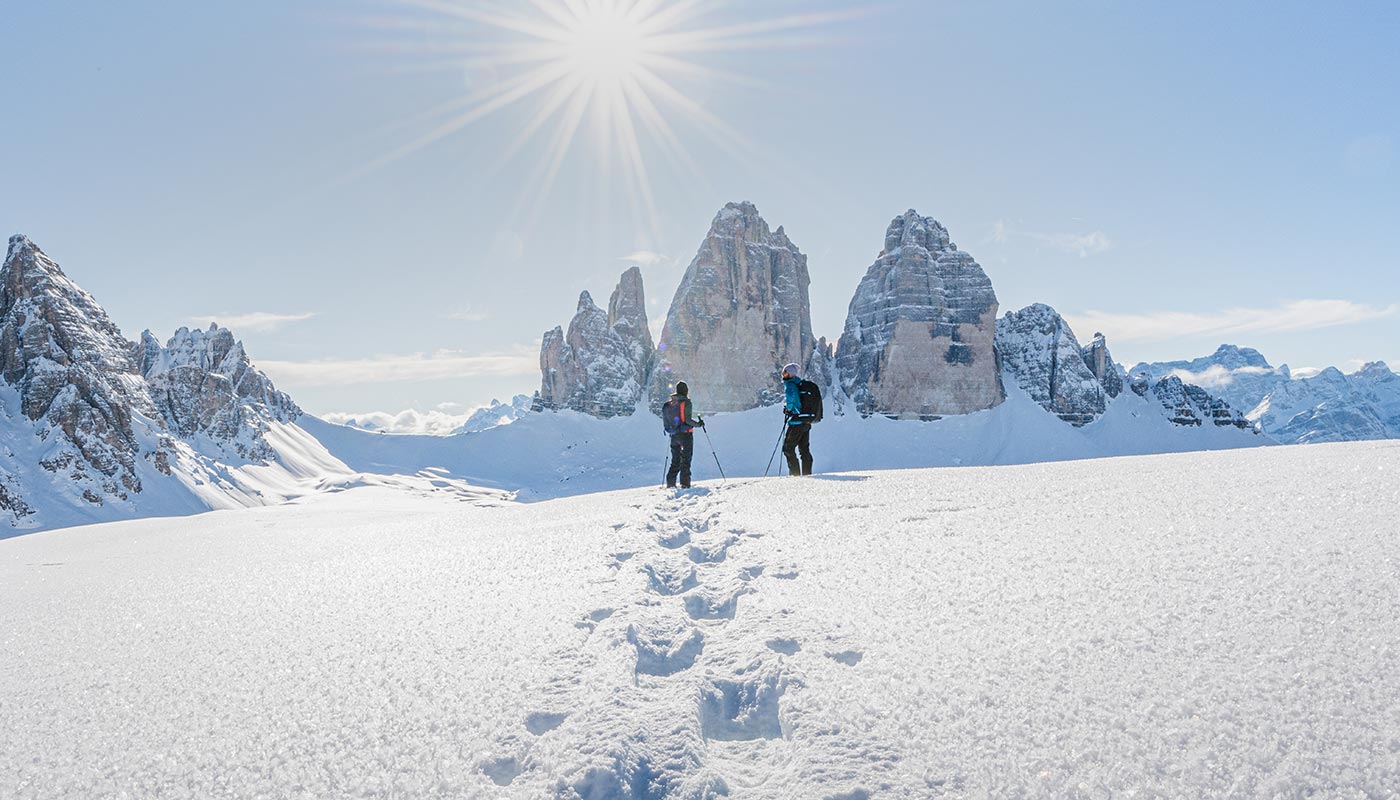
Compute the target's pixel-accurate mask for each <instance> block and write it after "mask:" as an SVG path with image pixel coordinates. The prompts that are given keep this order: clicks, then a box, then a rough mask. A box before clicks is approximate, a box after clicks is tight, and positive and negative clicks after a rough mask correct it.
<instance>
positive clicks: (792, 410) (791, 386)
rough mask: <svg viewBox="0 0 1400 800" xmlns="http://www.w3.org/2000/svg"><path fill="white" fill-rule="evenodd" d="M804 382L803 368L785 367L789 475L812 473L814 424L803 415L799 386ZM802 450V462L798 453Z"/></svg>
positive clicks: (785, 444) (785, 446) (785, 448)
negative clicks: (799, 460) (799, 462)
mask: <svg viewBox="0 0 1400 800" xmlns="http://www.w3.org/2000/svg"><path fill="white" fill-rule="evenodd" d="M801 383H802V368H801V367H799V366H797V365H796V364H788V365H787V366H785V367H783V395H784V402H783V416H784V417H785V418H787V426H788V427H787V434H786V435H784V436H783V456H784V457H785V458H787V463H788V474H789V475H811V474H812V424H811V423H810V422H808V421H806V420H805V419H803V417H802V396H801V394H799V393H798V391H797V387H798V385H799V384H801ZM799 450H801V451H802V463H801V465H799V464H798V462H797V453H798V451H799Z"/></svg>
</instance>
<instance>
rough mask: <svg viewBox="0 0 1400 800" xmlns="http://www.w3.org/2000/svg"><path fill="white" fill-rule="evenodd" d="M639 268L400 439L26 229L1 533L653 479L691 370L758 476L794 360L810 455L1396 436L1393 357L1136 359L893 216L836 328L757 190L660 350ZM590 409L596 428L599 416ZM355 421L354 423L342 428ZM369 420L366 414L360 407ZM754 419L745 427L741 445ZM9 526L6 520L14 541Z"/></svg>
mask: <svg viewBox="0 0 1400 800" xmlns="http://www.w3.org/2000/svg"><path fill="white" fill-rule="evenodd" d="M642 283H643V282H642V274H641V271H640V270H638V269H636V268H633V269H630V270H628V271H627V272H625V273H623V275H622V277H621V279H620V281H619V284H618V286H617V288H616V290H615V291H614V292H613V293H612V295H611V297H610V299H609V303H608V306H607V308H606V309H604V308H600V307H599V306H597V305H596V304H595V303H594V302H593V300H592V297H591V296H590V295H589V294H588V293H587V292H585V293H584V294H583V295H582V296H581V297H580V298H579V303H578V306H577V308H576V313H575V315H574V317H573V319H572V320H571V321H570V323H569V325H568V326H567V327H565V326H560V327H557V328H555V329H553V330H551V331H549V332H547V333H546V334H545V335H544V338H543V346H542V350H541V356H540V364H541V385H540V390H539V391H538V392H537V393H535V395H534V396H533V397H525V396H518V397H516V398H513V399H512V401H511V402H509V403H500V402H495V401H493V403H492V404H491V405H490V406H487V407H485V408H482V409H480V410H479V411H478V412H476V413H475V414H473V415H472V416H471V417H470V418H468V419H466V420H465V421H464V422H463V423H462V424H461V425H460V426H458V427H456V428H455V429H454V430H453V431H452V435H449V436H407V435H390V434H385V433H377V432H371V431H368V430H363V429H354V428H352V427H346V426H343V425H335V424H329V423H327V422H325V421H322V420H319V419H316V418H315V417H312V416H310V415H307V414H305V413H304V412H303V411H302V410H301V409H300V408H299V407H298V406H297V405H296V403H295V402H294V401H293V400H292V398H290V397H289V396H287V395H286V394H285V393H283V392H281V391H279V390H278V389H277V388H276V387H275V386H273V384H272V382H271V381H270V380H269V379H268V378H267V376H266V375H264V374H263V373H262V372H261V371H259V370H258V369H257V368H256V366H255V365H254V362H253V361H252V360H251V359H250V358H249V356H248V354H247V353H246V352H245V351H244V349H243V346H242V344H241V343H240V342H239V341H238V340H237V339H236V337H235V336H234V334H233V333H232V332H231V331H228V330H227V329H224V328H220V327H218V326H217V325H211V326H210V327H209V328H208V329H207V330H199V329H194V330H190V329H185V328H181V329H180V330H178V331H176V332H175V334H174V335H173V336H172V337H171V338H170V339H168V340H166V341H164V342H162V341H160V340H158V339H157V338H156V337H155V336H154V335H153V334H151V333H150V332H149V331H147V332H144V333H143V334H142V336H141V337H140V340H139V341H138V342H133V341H130V340H128V339H126V338H125V337H124V336H123V335H122V333H121V332H120V331H119V330H118V329H117V327H116V325H115V324H113V322H112V321H111V319H110V318H109V317H108V316H107V314H106V312H105V311H104V310H103V309H102V307H101V306H100V305H99V304H98V303H97V301H96V300H95V299H93V298H92V296H91V295H89V294H88V293H87V292H85V291H83V290H82V289H81V288H80V287H78V286H77V285H76V284H75V283H73V282H72V281H71V280H70V279H69V278H68V277H67V276H66V275H65V274H64V273H63V271H62V270H61V269H60V268H59V266H58V264H57V263H55V262H54V261H53V260H52V259H51V258H49V257H48V256H47V255H45V254H44V253H43V251H41V250H40V249H39V248H38V247H37V246H36V245H35V244H34V243H33V242H31V241H30V240H29V239H27V238H25V237H23V236H15V237H12V238H11V239H10V240H9V247H8V252H7V254H6V258H5V261H4V264H3V267H0V454H3V456H4V460H3V465H0V531H3V530H6V529H13V530H37V529H44V528H53V527H60V526H65V525H74V524H82V523H85V522H93V521H105V520H111V519H121V518H131V517H142V516H157V515H174V514H189V513H197V512H200V511H205V510H210V509H218V508H237V507H247V506H255V505H265V504H271V503H281V502H286V501H287V500H290V499H294V498H298V497H305V496H307V495H314V494H317V493H320V492H325V491H335V490H338V489H340V488H344V487H345V486H348V485H364V484H367V483H368V484H373V485H380V486H385V487H392V488H395V489H399V490H410V491H428V492H443V491H447V492H455V493H457V494H459V495H460V496H462V497H463V498H465V499H480V498H483V497H485V498H488V499H490V500H492V501H495V500H498V499H499V498H500V497H501V495H499V494H498V493H496V494H493V493H492V492H490V491H484V490H480V489H478V488H476V487H480V486H488V487H493V488H496V489H502V490H509V491H520V492H522V495H521V496H522V497H548V496H558V495H560V494H567V493H574V492H578V491H593V490H597V489H606V488H619V487H622V486H632V485H638V484H639V483H646V482H650V481H651V480H654V477H655V476H654V475H652V474H651V473H652V472H653V471H654V470H655V464H654V460H653V459H654V458H655V455H656V453H657V451H658V450H659V449H661V448H660V445H659V443H658V442H659V434H658V432H657V431H659V426H658V425H656V424H655V420H654V419H651V418H650V414H649V413H648V412H649V410H650V409H654V408H656V407H658V406H659V404H660V402H661V401H663V400H664V399H665V397H666V396H667V395H668V394H669V393H670V392H671V391H672V389H673V387H674V384H675V382H676V381H677V380H682V379H684V380H688V381H690V383H691V386H692V394H693V396H694V397H695V398H696V402H697V407H698V408H699V409H701V410H702V412H706V413H712V414H713V413H722V412H729V413H731V414H734V415H735V416H734V417H732V418H731V424H730V425H729V431H728V433H726V432H724V431H720V430H719V429H718V428H717V429H716V430H717V431H718V432H719V436H720V438H721V441H725V440H726V437H727V436H736V437H737V438H734V439H732V440H730V441H729V444H728V445H727V446H728V447H729V448H730V452H731V453H736V452H740V453H744V454H746V458H745V461H744V464H743V466H739V465H736V466H735V467H734V470H733V472H732V474H737V475H744V474H753V475H757V474H761V470H759V469H758V467H757V466H756V465H758V464H761V463H762V461H763V459H764V457H765V456H766V450H767V449H769V447H771V445H769V444H766V440H767V439H768V438H769V435H768V433H766V432H765V430H766V426H768V425H769V424H770V422H771V420H779V422H780V419H779V418H778V417H777V416H775V415H776V414H777V411H776V409H775V408H774V404H775V403H777V402H778V401H779V399H780V397H781V392H780V391H779V387H778V381H777V377H778V372H779V371H780V369H781V367H782V366H783V365H784V364H787V363H790V362H795V363H797V364H799V365H801V366H802V367H803V368H804V370H805V372H806V374H807V375H808V376H809V377H810V378H811V379H812V380H814V381H815V382H817V383H818V384H819V386H821V387H822V390H823V394H824V395H825V397H826V401H827V409H828V419H829V420H830V421H829V422H827V423H825V427H824V428H823V436H824V437H825V441H826V446H827V447H828V449H827V450H826V451H825V453H824V454H823V459H822V460H820V461H819V464H820V465H821V466H819V469H835V468H845V469H861V468H874V467H880V466H885V467H891V466H929V465H939V464H975V463H981V464H1003V463H1024V462H1028V461H1037V460H1052V459H1062V458H1088V457H1095V456H1103V455H1125V454H1137V453H1154V452H1172V451H1181V450H1191V449H1211V448H1221V447H1248V446H1256V445H1259V444H1265V443H1268V442H1269V441H1270V439H1269V437H1265V436H1260V435H1257V430H1262V431H1264V432H1265V433H1267V434H1269V435H1270V436H1272V437H1274V438H1276V439H1279V440H1281V441H1288V442H1318V441H1342V440H1350V439H1362V438H1378V437H1395V436H1400V388H1398V387H1400V381H1397V380H1396V376H1395V375H1394V374H1393V373H1391V372H1390V370H1389V369H1387V368H1386V367H1385V366H1384V365H1382V364H1372V365H1368V366H1367V367H1366V368H1364V369H1362V370H1360V371H1359V372H1357V373H1354V374H1352V375H1342V374H1341V373H1340V372H1338V371H1336V370H1327V371H1324V372H1323V373H1321V374H1318V375H1316V376H1313V377H1309V378H1306V379H1294V378H1293V377H1292V376H1291V375H1290V373H1289V372H1288V369H1287V368H1286V367H1281V368H1277V369H1276V368H1274V367H1272V366H1270V365H1269V364H1268V362H1267V361H1266V360H1265V359H1264V358H1263V356H1262V355H1260V354H1259V353H1257V352H1256V351H1253V350H1248V349H1244V348H1236V347H1230V346H1226V347H1222V348H1221V349H1220V350H1219V351H1217V352H1216V353H1215V354H1214V355H1212V356H1210V357H1207V358H1203V359H1197V360H1195V361H1189V362H1173V363H1167V364H1139V365H1137V366H1135V367H1134V368H1132V369H1131V370H1125V369H1123V368H1122V367H1121V366H1120V365H1118V364H1117V363H1115V362H1114V360H1113V358H1112V356H1111V354H1110V353H1109V349H1108V343H1107V340H1106V339H1105V337H1104V336H1103V335H1102V334H1097V335H1095V336H1094V337H1093V339H1091V340H1089V341H1088V342H1087V343H1083V342H1081V340H1080V339H1079V338H1077V337H1076V336H1075V333H1074V332H1073V331H1072V330H1071V329H1070V327H1069V325H1068V323H1066V321H1065V319H1064V318H1063V317H1062V316H1061V315H1060V314H1059V313H1057V312H1056V311H1055V310H1054V309H1053V308H1050V307H1049V306H1045V305H1041V304H1036V305H1032V306H1029V307H1027V308H1025V309H1022V310H1020V311H1015V312H1011V313H1008V314H1005V315H1003V316H1001V317H1000V318H999V317H998V310H999V307H998V302H997V298H996V294H995V291H994V290H993V288H992V284H991V281H990V279H989V278H988V276H987V275H986V273H985V272H984V271H983V269H982V267H981V266H980V265H978V263H977V262H976V261H975V260H974V259H973V258H972V256H971V255H969V254H968V253H966V252H964V251H962V250H960V249H959V248H958V247H957V246H956V245H955V244H953V242H952V240H951V237H950V235H949V233H948V231H947V229H946V228H944V227H943V226H942V225H941V224H940V223H938V222H937V221H936V220H934V219H932V218H930V217H923V216H920V215H919V214H918V213H917V212H915V211H913V210H910V211H908V212H906V213H904V214H902V215H900V216H898V217H896V218H895V219H894V220H893V221H892V222H891V224H890V225H889V227H888V228H887V230H886V231H885V234H884V237H883V247H882V249H881V250H880V252H879V254H878V256H877V257H876V260H875V261H874V263H872V264H871V265H870V267H869V268H868V269H867V270H866V273H865V275H864V277H863V278H862V279H861V280H860V282H859V284H858V286H857V287H856V291H855V294H854V296H853V298H852V301H851V306H850V314H849V316H848V318H847V322H846V325H845V329H844V330H843V332H842V334H841V336H840V337H839V339H837V340H836V341H835V342H834V343H829V342H828V340H827V339H826V338H822V337H818V336H816V333H815V332H814V330H813V328H812V323H811V312H810V304H809V299H808V286H809V284H810V277H809V275H808V272H807V263H806V256H805V255H803V254H802V252H801V250H800V249H799V248H798V247H797V245H796V244H795V243H794V242H792V240H791V239H789V238H788V236H787V235H786V233H785V232H784V230H783V228H782V227H778V228H777V229H772V228H770V227H769V225H768V223H767V222H766V221H765V220H764V219H763V218H762V217H761V216H760V215H759V213H758V210H757V209H756V208H755V207H754V206H753V205H752V204H750V203H731V204H729V205H727V206H725V208H723V209H722V210H721V211H720V212H719V213H718V214H717V215H716V216H715V218H714V220H713V221H712V223H711V226H710V230H709V232H708V234H707V235H706V237H705V238H704V240H703V241H702V243H701V245H700V247H699V249H698V251H697V254H696V256H695V259H694V260H693V261H692V262H691V264H690V266H689V268H688V269H687V271H686V274H685V277H684V278H683V280H682V281H681V284H680V287H679V288H678V290H677V292H676V295H675V297H674V298H673V300H672V303H671V306H670V312H669V314H668V316H667V319H666V322H665V325H664V327H663V329H662V333H661V336H660V338H659V339H658V340H656V341H655V342H653V341H652V338H651V334H650V332H649V331H650V329H649V326H648V321H647V317H646V310H645V309H646V302H645V293H644V288H643V285H642ZM590 418H592V419H590ZM347 421H349V420H348V419H347ZM357 424H359V425H360V426H361V427H362V428H373V427H375V425H376V424H377V423H376V422H375V421H374V420H373V419H370V418H366V419H364V420H357ZM740 431H742V432H743V435H742V436H738V432H740ZM0 535H3V534H0Z"/></svg>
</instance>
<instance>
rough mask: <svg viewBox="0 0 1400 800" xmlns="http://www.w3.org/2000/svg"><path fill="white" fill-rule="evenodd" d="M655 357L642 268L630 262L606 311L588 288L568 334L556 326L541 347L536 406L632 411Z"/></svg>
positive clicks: (607, 413) (609, 413) (598, 413)
mask: <svg viewBox="0 0 1400 800" xmlns="http://www.w3.org/2000/svg"><path fill="white" fill-rule="evenodd" d="M651 362H652V343H651V331H650V330H648V328H647V316H646V299H645V297H644V294H643V290H642V272H641V270H640V269H638V268H637V267H632V268H631V269H629V270H628V271H627V272H625V273H623V275H622V280H621V281H620V282H619V283H618V285H617V289H616V290H615V291H614V292H613V294H612V298H611V299H610V300H609V302H608V310H607V311H604V310H603V309H601V308H599V307H598V306H597V305H596V304H595V303H594V302H593V297H592V296H591V295H590V294H589V293H588V292H584V293H582V294H581V295H579V299H578V310H577V312H576V313H575V314H574V318H573V321H571V322H570V323H569V330H568V333H567V334H566V333H565V332H564V329H563V328H557V327H556V328H555V329H554V330H552V331H548V332H547V333H545V335H544V340H543V343H542V344H541V346H540V371H541V373H542V380H541V383H540V391H539V396H538V400H537V402H536V403H535V406H536V407H537V408H538V409H540V410H545V409H549V410H559V409H571V410H573V411H580V412H583V413H585V414H591V415H593V416H595V417H616V416H625V415H628V414H631V413H632V412H633V411H634V410H635V409H636V407H637V403H638V402H639V401H640V400H641V399H642V395H643V389H644V387H645V386H646V378H647V373H648V370H649V369H650V366H651Z"/></svg>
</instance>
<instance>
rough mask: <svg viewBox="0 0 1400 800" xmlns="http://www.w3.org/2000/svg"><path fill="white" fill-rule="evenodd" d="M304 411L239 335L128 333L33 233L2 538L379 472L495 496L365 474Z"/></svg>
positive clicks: (247, 501)
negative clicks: (336, 452) (253, 358)
mask: <svg viewBox="0 0 1400 800" xmlns="http://www.w3.org/2000/svg"><path fill="white" fill-rule="evenodd" d="M301 417H302V411H301V409H300V408H298V407H297V405H296V403H295V402H293V401H292V399H291V398H290V397H288V396H287V395H286V394H284V393H282V392H280V391H278V390H277V389H276V387H274V386H273V385H272V382H271V381H270V380H268V378H267V376H265V375H263V374H262V373H261V372H259V371H258V370H257V369H256V368H255V367H254V366H253V365H252V363H251V362H250V361H249V359H248V356H247V354H246V353H245V352H244V351H243V346H242V344H241V343H240V342H238V341H237V339H235V338H234V336H233V334H232V333H231V332H230V331H228V330H225V329H222V328H219V327H218V326H217V325H211V326H210V328H209V329H208V330H207V331H203V330H193V331H192V330H189V329H187V328H181V329H180V330H178V331H176V333H175V335H174V336H173V337H171V339H170V340H169V341H168V342H166V343H165V344H161V343H160V341H159V340H157V339H156V337H155V336H154V335H152V334H151V332H150V331H146V332H145V333H144V334H142V337H141V341H140V343H139V344H138V343H134V342H130V341H128V340H127V339H126V338H125V337H123V336H122V334H121V331H120V330H118V329H117V326H116V325H115V324H113V323H112V321H111V319H110V318H109V317H108V316H107V313H106V311H104V310H103V309H102V307H101V306H100V305H99V304H98V303H97V301H96V300H94V299H93V298H92V296H91V295H89V294H88V293H87V292H85V291H83V290H82V289H81V288H80V287H79V286H78V285H77V284H75V283H73V281H72V280H70V279H69V278H68V277H67V275H65V274H64V273H63V271H62V269H60V268H59V266H58V264H57V263H56V262H55V261H54V260H53V259H51V258H49V257H48V256H47V255H46V254H45V253H44V252H43V251H42V250H40V249H39V248H38V247H37V246H36V245H35V244H34V243H33V242H31V241H30V240H29V239H27V238H25V237H23V236H15V237H12V238H11V239H10V242H9V250H8V253H7V255H6V258H5V261H4V264H3V266H0V453H3V455H4V461H3V464H2V465H0V537H2V536H4V535H5V532H9V531H23V530H39V529H44V528H55V527H63V526H66V525H77V524H84V523H89V522H101V521H106V520H112V519H125V518H132V517H146V516H165V515H180V514H194V513H199V512H202V511H209V510H215V509H225V508H243V507H249V506H258V505H266V504H271V503H280V502H285V501H286V500H288V499H291V498H294V497H300V496H304V495H307V494H313V493H318V492H324V491H332V490H336V489H338V488H341V487H345V486H350V485H359V484H362V483H365V482H370V483H378V484H381V485H394V486H400V487H403V488H409V489H412V490H416V491H449V492H454V493H456V494H457V495H458V496H462V497H473V498H474V497H479V496H483V495H485V494H489V493H486V492H481V491H479V490H477V489H475V488H473V487H469V486H466V485H465V484H463V483H462V482H461V481H454V480H450V479H445V478H442V477H441V476H437V475H423V476H420V475H419V471H418V470H415V471H413V472H410V473H409V475H408V476H391V475H387V474H381V475H377V476H372V477H367V476H364V475H361V474H359V473H357V472H356V471H355V470H352V469H350V468H349V467H348V466H346V465H345V464H344V463H343V462H341V461H339V460H337V459H336V458H334V457H333V456H332V455H331V454H330V453H328V452H327V451H326V449H325V448H324V447H323V446H321V445H320V443H319V442H317V441H316V440H315V439H314V438H313V437H311V436H310V435H309V434H308V433H307V432H306V431H305V430H304V429H303V428H301V427H300V426H299V425H298V424H297V422H298V420H299V419H301Z"/></svg>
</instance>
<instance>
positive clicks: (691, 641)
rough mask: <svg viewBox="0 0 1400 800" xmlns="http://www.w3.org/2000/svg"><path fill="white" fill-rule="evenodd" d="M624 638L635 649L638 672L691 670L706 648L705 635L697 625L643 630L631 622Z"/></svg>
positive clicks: (672, 672) (647, 673)
mask: <svg viewBox="0 0 1400 800" xmlns="http://www.w3.org/2000/svg"><path fill="white" fill-rule="evenodd" d="M627 641H628V642H630V643H631V644H632V646H633V647H634V648H636V650H637V665H636V672H637V673H638V674H640V675H658V676H662V677H664V676H667V675H674V674H676V673H677V672H680V671H682V670H687V669H690V668H691V667H692V666H693V665H694V664H695V659H697V658H699V657H700V653H701V651H703V650H704V649H705V635H704V634H703V633H701V632H700V631H699V630H698V629H696V628H690V629H689V630H662V631H655V630H653V631H647V632H645V633H644V632H642V631H641V630H640V629H639V628H638V627H637V626H636V625H632V626H629V627H628V628H627Z"/></svg>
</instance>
